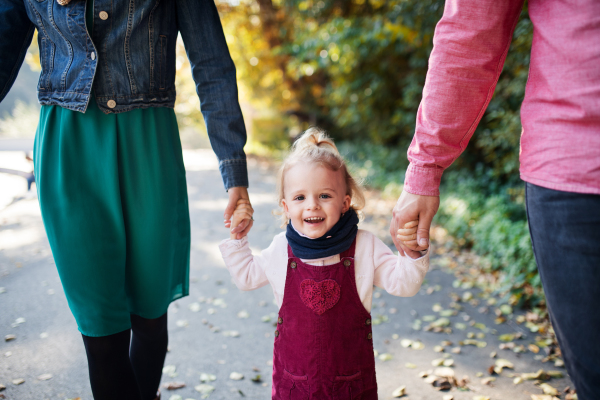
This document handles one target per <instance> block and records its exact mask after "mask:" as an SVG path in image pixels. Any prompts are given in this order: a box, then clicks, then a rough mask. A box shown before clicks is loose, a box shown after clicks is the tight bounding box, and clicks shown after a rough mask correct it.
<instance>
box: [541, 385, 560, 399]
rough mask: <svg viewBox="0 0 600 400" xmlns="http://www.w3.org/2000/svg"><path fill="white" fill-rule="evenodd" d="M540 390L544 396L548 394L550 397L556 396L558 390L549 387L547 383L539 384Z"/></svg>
mask: <svg viewBox="0 0 600 400" xmlns="http://www.w3.org/2000/svg"><path fill="white" fill-rule="evenodd" d="M540 389H542V392H544V394H549V395H551V396H558V389H556V388H555V387H552V386H550V385H549V384H547V383H540Z"/></svg>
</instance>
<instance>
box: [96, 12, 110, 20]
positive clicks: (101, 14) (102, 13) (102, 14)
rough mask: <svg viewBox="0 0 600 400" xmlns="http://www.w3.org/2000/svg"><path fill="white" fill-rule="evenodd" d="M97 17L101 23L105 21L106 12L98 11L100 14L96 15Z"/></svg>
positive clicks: (106, 17)
mask: <svg viewBox="0 0 600 400" xmlns="http://www.w3.org/2000/svg"><path fill="white" fill-rule="evenodd" d="M98 16H99V17H100V19H101V20H102V21H106V20H107V19H108V13H107V12H106V11H100V14H98Z"/></svg>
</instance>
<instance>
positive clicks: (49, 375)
mask: <svg viewBox="0 0 600 400" xmlns="http://www.w3.org/2000/svg"><path fill="white" fill-rule="evenodd" d="M37 378H38V379H39V380H40V381H47V380H48V379H52V374H42V375H40V376H38V377H37Z"/></svg>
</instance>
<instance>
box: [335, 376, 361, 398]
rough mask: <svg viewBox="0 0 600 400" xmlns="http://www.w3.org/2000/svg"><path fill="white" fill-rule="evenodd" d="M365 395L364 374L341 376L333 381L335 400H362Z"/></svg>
mask: <svg viewBox="0 0 600 400" xmlns="http://www.w3.org/2000/svg"><path fill="white" fill-rule="evenodd" d="M362 393H363V381H362V374H361V372H360V371H358V372H357V373H355V374H352V375H339V376H336V377H335V379H334V381H333V399H334V400H360V398H361V397H362Z"/></svg>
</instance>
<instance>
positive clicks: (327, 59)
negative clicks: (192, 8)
mask: <svg viewBox="0 0 600 400" xmlns="http://www.w3.org/2000/svg"><path fill="white" fill-rule="evenodd" d="M216 4H217V7H218V9H219V12H220V14H221V20H222V24H223V27H224V30H225V35H226V39H227V43H228V45H229V49H230V52H231V55H232V57H233V59H234V62H235V64H236V67H237V71H238V81H239V87H240V101H241V104H242V109H243V111H244V116H245V119H246V123H247V126H248V131H249V135H250V141H249V144H248V146H247V150H248V151H249V152H255V153H260V154H267V155H268V154H271V155H273V154H277V152H278V151H281V150H284V149H286V148H287V147H288V146H289V144H290V143H291V140H292V139H293V138H294V137H295V136H296V135H298V134H299V133H301V132H302V130H304V129H306V128H308V127H309V126H310V125H317V126H320V127H323V128H325V129H326V130H327V131H328V132H329V133H330V134H331V135H332V136H333V137H334V138H335V139H336V140H337V142H338V144H339V146H340V148H341V149H342V151H343V152H344V153H345V154H346V156H347V158H348V159H349V160H350V161H351V163H352V166H353V167H354V169H355V170H356V171H357V173H358V174H359V175H360V176H361V177H363V178H365V180H366V183H367V184H368V185H370V186H372V187H374V188H378V189H382V193H383V195H387V196H391V197H394V196H398V195H399V193H400V191H401V190H402V183H403V181H404V171H405V169H406V167H407V159H406V150H407V148H408V145H409V143H410V141H411V139H412V135H413V133H414V125H415V115H416V111H417V108H418V106H419V102H420V100H421V91H422V87H423V84H424V82H425V76H426V73H427V61H428V57H429V54H430V52H431V49H432V45H433V44H432V38H433V34H434V30H435V25H436V24H437V22H438V21H439V19H440V17H441V15H442V13H443V8H444V1H442V0H421V1H412V0H216ZM531 38H532V24H531V21H530V20H529V17H528V14H527V6H525V8H524V10H523V12H522V14H521V18H520V20H519V22H518V25H517V28H516V30H515V33H514V38H513V42H512V45H511V48H510V51H509V53H508V57H507V60H506V63H505V65H504V69H503V72H502V75H501V77H500V80H499V82H498V85H497V87H496V91H495V94H494V97H493V99H492V101H491V103H490V105H489V107H488V109H487V110H486V112H485V115H484V116H483V118H482V120H481V123H480V124H479V127H478V129H477V131H476V133H475V135H474V136H473V139H472V140H471V143H470V144H469V146H468V148H467V150H466V151H465V153H464V154H463V155H462V156H461V157H460V158H459V159H458V160H457V161H456V162H455V163H454V165H453V166H452V167H451V168H449V169H448V171H447V172H446V173H445V174H444V178H443V182H442V185H443V187H442V198H441V200H442V205H441V208H440V212H439V213H438V216H437V217H436V218H437V219H436V221H437V223H439V224H440V225H441V226H443V227H444V228H445V229H446V230H447V231H448V233H450V234H451V235H452V236H453V237H454V238H455V239H456V240H455V241H454V243H455V244H458V245H460V246H463V247H466V248H472V249H473V250H474V251H475V252H477V253H478V254H480V255H482V256H483V257H484V265H483V269H484V270H485V271H484V272H488V273H490V274H492V275H494V276H497V282H498V287H497V289H498V290H500V291H501V292H503V293H506V296H507V297H506V299H507V300H508V301H510V302H511V303H513V304H517V303H523V302H530V303H532V302H533V303H536V302H539V301H541V299H542V297H541V290H540V287H541V286H540V282H539V278H538V276H537V271H536V268H535V263H534V260H533V255H532V252H531V245H530V242H529V235H528V230H527V223H526V215H525V208H524V186H523V184H522V182H521V181H520V180H519V173H518V168H519V162H518V154H519V138H520V134H521V125H520V119H519V109H520V105H521V101H522V99H523V96H524V89H525V83H526V80H527V74H528V67H529V52H530V47H531ZM36 51H37V47H36V46H35V41H34V45H32V47H31V49H30V54H29V55H28V57H27V64H28V65H29V66H30V69H32V70H33V71H35V70H36V69H38V68H39V62H38V61H37V60H38V58H37V53H36ZM23 73H24V72H22V74H23ZM27 73H30V72H27ZM18 82H19V81H18ZM20 82H22V81H20ZM30 86H31V90H35V87H34V85H30ZM177 89H178V98H177V103H176V106H175V110H176V112H177V117H178V120H179V123H180V130H181V135H182V140H183V142H184V145H186V146H188V147H202V146H207V145H208V141H207V139H206V136H205V135H198V131H200V132H204V133H205V127H204V122H203V119H202V115H201V113H200V110H199V105H200V103H199V100H198V98H197V96H196V95H195V85H194V82H193V81H192V78H191V74H190V66H189V62H188V60H187V57H186V55H185V49H184V48H183V44H182V43H181V42H179V47H178V50H177ZM18 90H20V89H19V88H17V87H16V88H15V89H13V92H16V91H18ZM23 98H24V97H23ZM2 106H3V107H7V101H5V102H3V104H2ZM32 107H33V108H32ZM10 109H11V110H13V113H12V114H13V115H12V116H11V115H9V114H6V112H5V111H4V114H5V115H4V123H2V121H0V135H4V136H9V135H11V134H12V133H9V132H13V131H14V129H12V128H11V127H14V126H15V124H16V122H15V121H16V120H17V119H18V120H25V118H19V117H18V115H23V114H28V115H29V114H31V115H33V114H35V113H36V112H37V106H31V107H30V106H27V104H20V103H19V105H18V106H17V105H16V103H15V104H14V105H13V107H12V108H10ZM0 111H2V110H0ZM11 118H12V119H11ZM26 119H27V121H28V123H29V125H31V121H35V118H26ZM29 125H27V126H29ZM28 130H33V128H31V127H30V126H29V128H28ZM13 133H14V132H13ZM31 134H33V132H31Z"/></svg>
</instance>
